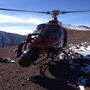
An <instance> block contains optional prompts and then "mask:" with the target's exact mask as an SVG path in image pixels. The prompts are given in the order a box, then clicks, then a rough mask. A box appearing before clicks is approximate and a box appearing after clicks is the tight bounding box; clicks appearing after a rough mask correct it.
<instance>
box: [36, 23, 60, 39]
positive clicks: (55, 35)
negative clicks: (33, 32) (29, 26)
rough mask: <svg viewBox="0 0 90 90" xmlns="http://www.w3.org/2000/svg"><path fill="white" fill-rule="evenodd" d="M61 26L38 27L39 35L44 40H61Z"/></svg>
mask: <svg viewBox="0 0 90 90" xmlns="http://www.w3.org/2000/svg"><path fill="white" fill-rule="evenodd" d="M60 29H61V28H60V26H59V25H57V24H55V25H53V24H40V25H38V26H37V33H39V34H40V38H41V39H43V40H60V39H61V30H60Z"/></svg>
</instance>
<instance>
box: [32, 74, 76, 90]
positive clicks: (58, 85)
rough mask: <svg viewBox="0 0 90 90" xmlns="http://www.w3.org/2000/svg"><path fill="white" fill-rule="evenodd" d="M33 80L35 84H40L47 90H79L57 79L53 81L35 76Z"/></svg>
mask: <svg viewBox="0 0 90 90" xmlns="http://www.w3.org/2000/svg"><path fill="white" fill-rule="evenodd" d="M31 80H32V82H33V83H35V84H38V85H40V86H41V87H43V88H45V89H47V90H78V89H77V88H75V87H73V86H70V85H66V84H65V83H62V82H60V81H59V80H57V79H51V78H48V77H46V76H40V75H37V76H33V77H32V79H31Z"/></svg>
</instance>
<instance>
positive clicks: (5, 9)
mask: <svg viewBox="0 0 90 90" xmlns="http://www.w3.org/2000/svg"><path fill="white" fill-rule="evenodd" d="M0 10H3V11H17V12H33V13H45V14H49V12H48V11H47V12H42V11H29V10H17V9H7V8H0Z"/></svg>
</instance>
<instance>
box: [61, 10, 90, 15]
mask: <svg viewBox="0 0 90 90" xmlns="http://www.w3.org/2000/svg"><path fill="white" fill-rule="evenodd" d="M80 12H90V10H79V11H62V14H66V13H80Z"/></svg>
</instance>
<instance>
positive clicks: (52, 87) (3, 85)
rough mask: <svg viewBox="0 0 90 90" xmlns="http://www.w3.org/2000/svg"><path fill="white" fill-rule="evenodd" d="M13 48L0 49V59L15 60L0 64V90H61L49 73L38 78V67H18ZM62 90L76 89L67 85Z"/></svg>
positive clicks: (89, 89)
mask: <svg viewBox="0 0 90 90" xmlns="http://www.w3.org/2000/svg"><path fill="white" fill-rule="evenodd" d="M75 33H76V32H75ZM72 35H73V34H72ZM83 35H84V36H85V33H83ZM76 36H77V35H76ZM76 36H75V37H76ZM85 37H86V36H85ZM80 39H81V38H80ZM89 39H90V38H89ZM69 40H70V39H69ZM75 40H76V39H75ZM84 40H85V38H84ZM86 40H87V39H86ZM71 42H72V41H71ZM15 48H16V47H10V48H3V49H0V56H1V57H4V58H7V57H10V58H11V59H14V60H15V63H1V62H0V90H62V89H61V86H62V85H60V84H59V83H58V81H57V80H54V79H53V78H52V76H51V74H50V73H48V72H47V77H41V76H39V65H37V66H34V65H31V66H30V67H28V68H22V67H20V66H19V64H18V59H17V58H16V57H15V52H14V50H15ZM32 77H34V78H38V79H39V83H34V82H32V80H31V78H32ZM63 90H78V89H76V88H75V87H74V86H71V85H68V86H66V87H64V88H63ZM86 90H90V88H89V87H87V88H86Z"/></svg>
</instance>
